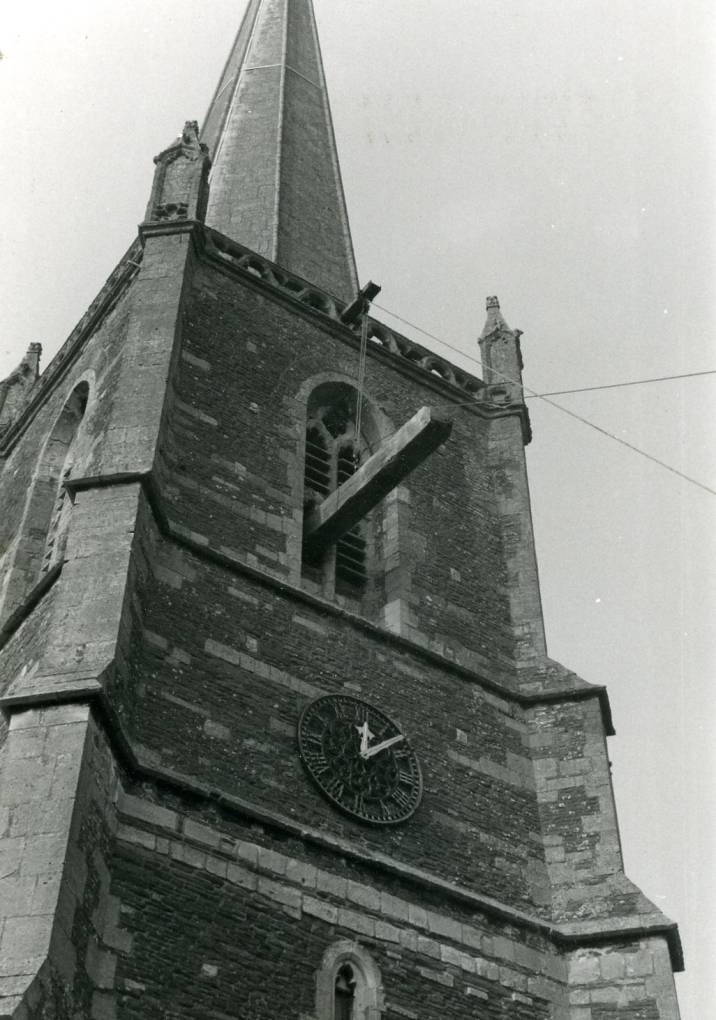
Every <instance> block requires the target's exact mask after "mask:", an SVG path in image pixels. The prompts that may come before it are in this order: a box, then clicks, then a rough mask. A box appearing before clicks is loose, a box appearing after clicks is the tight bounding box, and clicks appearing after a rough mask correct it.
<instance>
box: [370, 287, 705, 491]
mask: <svg viewBox="0 0 716 1020" xmlns="http://www.w3.org/2000/svg"><path fill="white" fill-rule="evenodd" d="M374 307H375V308H380V310H381V311H383V312H386V313H387V314H388V315H391V316H392V317H393V318H395V319H397V320H398V321H399V322H402V323H404V324H405V325H406V326H410V328H411V329H415V330H417V331H418V332H419V333H422V334H423V335H424V336H428V337H430V338H431V339H432V340H435V341H436V342H437V343H439V344H441V345H442V346H443V347H447V348H448V349H449V350H452V351H455V352H456V353H457V354H459V355H460V356H461V357H463V358H466V359H467V360H468V361H472V362H474V363H475V364H476V365H479V366H480V368H483V367H484V366H483V364H482V361H481V360H480V359H479V358H476V357H474V356H473V355H470V354H466V353H465V352H464V351H461V350H460V348H458V347H455V346H454V345H453V344H450V343H448V342H447V340H443V339H442V338H441V337H439V336H436V335H435V334H434V333H431V332H430V331H429V330H427V329H423V327H422V326H418V325H417V324H416V323H414V322H410V321H409V320H408V319H405V318H403V317H402V316H401V315H398V314H397V313H396V312H393V311H391V310H390V309H389V308H385V307H384V306H382V305H379V304H375V305H374ZM490 371H491V372H493V373H494V374H495V375H498V376H499V377H500V378H501V379H502V380H503V381H504V382H507V383H511V384H512V385H514V386H519V387H521V388H522V389H523V390H524V391H526V393H527V395H528V396H529V397H532V398H534V399H539V400H542V401H544V403H545V404H549V405H550V407H554V408H555V409H556V410H558V411H561V412H562V413H563V414H566V415H568V416H569V417H570V418H573V419H574V420H575V421H578V422H581V424H582V425H586V426H587V427H588V428H591V429H594V430H595V432H599V433H600V434H601V435H603V436H606V437H607V438H608V439H613V440H614V442H616V443H619V444H620V445H621V446H625V447H626V448H627V449H628V450H631V451H632V452H633V453H637V454H639V455H640V456H641V457H645V458H646V459H647V460H649V461H651V462H652V463H653V464H657V465H658V466H659V467H662V468H664V469H665V470H666V471H669V472H671V474H674V475H677V476H678V477H679V478H681V479H683V480H684V481H686V482H690V483H691V484H692V485H695V486H697V487H698V488H699V489H703V490H704V492H708V493H710V494H711V495H712V496H716V489H712V488H711V487H710V486H708V485H705V484H704V483H703V482H700V481H699V480H698V479H697V478H693V477H692V476H691V475H687V474H685V473H684V472H683V471H679V470H678V468H675V467H673V466H672V465H671V464H667V463H666V461H663V460H661V459H660V458H659V457H655V456H654V455H653V454H651V453H647V452H646V450H642V449H641V448H640V447H638V446H635V445H634V443H630V442H629V441H628V440H626V439H622V438H621V436H617V435H615V434H614V433H613V432H610V431H609V429H605V428H603V427H602V426H601V425H597V424H595V422H593V421H590V419H589V418H585V417H583V416H582V415H580V414H577V413H576V412H575V411H571V410H570V409H569V408H567V407H564V406H563V405H562V404H558V403H556V402H555V401H554V400H551V399H550V396H553V395H554V396H556V395H557V394H556V393H555V394H546V393H537V392H536V391H535V390H532V389H530V388H529V387H528V386H525V385H524V384H523V383H521V382H519V381H518V380H516V379H512V378H510V377H509V376H507V375H505V373H504V372H500V371H498V370H497V369H494V368H492V369H490ZM712 374H715V373H714V372H712V371H707V372H689V373H686V374H685V375H682V376H672V377H668V376H664V377H660V378H658V379H654V380H637V381H635V382H634V383H615V384H612V385H610V386H604V387H587V388H585V389H584V390H579V391H577V390H574V391H562V393H566V392H586V390H587V389H607V388H609V389H611V388H616V387H617V386H626V385H637V384H638V383H639V382H642V383H646V382H647V381H649V382H652V381H653V382H662V381H666V379H668V378H674V379H677V378H684V379H685V378H692V377H694V376H697V375H712ZM474 403H475V398H474V397H473V399H472V400H465V401H459V402H457V403H455V402H451V403H449V404H444V405H438V407H459V406H461V405H470V404H474ZM436 410H437V408H436Z"/></svg>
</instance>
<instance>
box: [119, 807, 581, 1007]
mask: <svg viewBox="0 0 716 1020" xmlns="http://www.w3.org/2000/svg"><path fill="white" fill-rule="evenodd" d="M117 807H118V813H119V817H120V822H119V826H118V829H117V838H118V839H119V840H120V841H121V842H124V843H127V844H131V845H134V846H136V847H141V848H142V849H144V850H148V851H151V852H153V853H157V854H162V855H167V856H169V857H170V858H171V859H172V860H174V861H177V862H181V863H183V864H186V865H188V866H189V867H191V868H198V869H202V870H204V871H206V872H208V873H209V874H210V875H213V876H216V877H217V878H220V879H223V880H225V881H227V882H228V883H230V884H231V885H234V886H238V887H240V888H243V889H247V890H250V891H252V892H258V893H259V894H260V895H262V896H265V897H267V898H268V899H269V900H271V901H272V902H273V903H275V904H277V905H278V907H279V908H280V909H281V910H282V911H283V912H284V913H286V914H288V915H289V916H290V917H293V918H296V919H299V918H301V916H302V915H304V914H305V915H307V916H309V917H316V918H319V919H321V920H323V921H325V922H327V923H329V924H331V925H335V926H336V927H337V928H340V929H342V930H345V931H348V932H350V933H352V934H353V935H356V936H359V937H360V936H367V937H369V938H371V939H372V938H375V939H377V940H379V941H382V942H385V943H392V944H395V945H399V946H402V947H404V948H405V949H407V950H410V951H411V952H415V953H418V954H420V955H423V956H425V957H428V958H429V959H430V961H434V962H433V963H432V964H431V969H430V970H429V971H428V972H426V974H425V975H424V976H429V977H430V979H432V980H436V979H437V977H436V975H437V974H439V975H440V980H441V982H442V983H444V984H447V985H450V986H452V985H453V983H454V980H455V979H454V975H453V972H452V971H451V970H449V969H445V970H442V971H440V970H438V971H437V972H436V970H435V969H434V968H435V967H436V966H438V964H444V965H445V967H446V968H457V969H458V970H460V971H461V972H463V974H464V975H477V976H478V977H480V978H484V979H486V980H488V981H495V982H499V983H500V985H501V987H503V988H509V989H511V990H512V991H513V993H514V995H513V998H515V999H520V996H522V998H521V1001H531V998H529V999H527V998H526V997H527V996H530V997H535V998H538V999H544V1000H547V1001H551V1002H557V1001H559V1000H560V999H561V998H562V995H563V987H562V986H563V982H564V980H565V978H566V967H565V963H564V961H563V960H562V959H560V958H559V957H555V956H554V955H553V954H547V953H542V952H539V951H536V950H533V949H530V948H529V947H527V946H525V945H524V944H523V943H521V942H516V941H512V940H510V939H508V938H504V937H501V936H487V935H484V934H483V933H481V932H480V931H479V930H478V929H477V928H475V927H472V926H470V925H466V924H461V923H460V922H458V921H455V920H453V919H452V918H450V917H448V916H445V915H443V914H439V913H437V912H435V911H432V910H426V909H424V908H423V907H421V906H419V905H418V904H416V903H414V902H410V901H407V900H405V899H402V898H400V897H397V896H392V895H390V894H388V893H385V892H381V891H379V890H376V889H375V888H373V887H371V886H368V885H365V884H362V883H359V882H354V881H351V880H350V879H345V878H342V877H340V876H337V875H335V874H333V873H331V872H328V871H325V870H322V869H320V868H317V867H315V866H313V865H311V864H308V863H306V862H305V861H301V860H296V859H295V858H292V857H290V856H288V855H285V854H281V853H277V852H276V851H274V850H270V849H267V848H265V847H262V846H260V845H258V844H255V843H251V842H247V841H243V840H239V839H235V838H230V837H227V836H226V835H224V834H222V833H221V832H219V831H217V830H215V829H212V828H210V827H208V826H206V825H202V824H200V823H197V822H196V821H194V820H192V819H190V818H186V817H183V816H181V815H180V814H179V813H177V812H174V811H171V810H169V809H167V808H165V807H161V806H159V805H155V804H152V803H150V802H148V801H145V800H143V799H141V798H137V797H133V796H131V795H128V794H125V793H123V792H122V793H121V794H120V795H119V800H118V804H117ZM506 961H507V962H506ZM510 964H512V965H510ZM519 968H524V970H520V969H519ZM528 972H529V973H528ZM532 975H537V976H532ZM468 994H469V993H468Z"/></svg>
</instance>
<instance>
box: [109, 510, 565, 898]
mask: <svg viewBox="0 0 716 1020" xmlns="http://www.w3.org/2000/svg"><path fill="white" fill-rule="evenodd" d="M137 535H138V538H137V542H136V544H135V552H134V563H135V567H134V569H135V571H136V577H137V584H138V589H137V591H136V594H135V597H134V598H133V600H132V607H133V608H132V612H133V614H134V618H133V624H132V633H133V639H132V642H133V643H132V650H131V652H130V653H129V657H128V662H127V664H126V667H125V668H124V669H123V672H122V679H121V683H120V684H118V685H117V686H116V689H115V688H112V694H111V696H112V699H113V701H114V702H115V710H116V711H117V712H118V713H119V714H120V715H121V717H122V718H123V719H124V720H125V721H126V725H127V727H128V732H129V734H130V735H131V739H132V742H133V743H134V744H135V746H136V747H137V749H138V751H139V753H141V755H143V756H144V760H145V761H147V762H150V763H153V764H154V765H160V764H161V766H162V767H164V768H168V769H170V770H171V771H172V772H173V773H179V774H183V775H186V776H189V777H193V778H194V779H196V780H198V781H201V782H202V783H205V784H208V785H210V786H211V787H213V788H218V789H222V790H224V791H226V792H228V793H232V794H235V795H237V796H240V797H242V798H244V799H246V800H248V801H250V802H254V803H257V804H260V805H261V806H262V807H263V808H268V809H270V810H273V811H275V812H278V813H279V814H282V815H287V816H289V817H292V818H294V819H295V820H299V821H301V822H304V823H306V824H310V825H314V826H318V827H321V828H324V827H325V828H330V829H332V830H333V831H334V832H337V833H341V834H343V835H345V836H346V837H347V838H350V839H354V840H356V841H358V842H359V843H360V844H361V845H364V846H372V847H375V848H376V849H378V850H380V851H382V852H385V853H394V854H395V855H396V857H397V858H398V859H400V860H404V861H407V862H409V863H412V864H414V865H415V866H418V867H422V868H426V869H429V870H432V871H434V872H435V873H436V874H438V875H440V876H442V877H444V878H446V879H449V880H450V881H455V882H458V883H462V884H465V885H468V886H470V887H471V888H474V889H477V890H479V891H481V892H483V893H484V894H486V895H488V896H491V897H493V898H496V899H502V900H504V901H505V902H506V903H511V904H513V905H515V906H521V907H526V908H529V909H532V908H536V909H543V908H545V909H546V907H547V904H548V902H549V892H548V890H547V889H546V887H545V880H546V871H545V866H544V858H543V850H542V845H541V837H540V834H539V815H538V812H537V803H536V799H535V792H534V781H533V776H532V767H531V764H530V762H529V757H528V749H527V744H526V740H527V733H526V730H525V726H524V722H523V719H522V714H521V710H520V709H519V707H517V706H515V705H514V704H511V703H510V702H508V701H505V700H503V699H501V698H498V697H495V696H494V695H493V694H490V693H489V692H487V691H485V690H483V689H481V688H480V687H479V686H478V685H476V684H473V683H470V682H469V681H468V680H466V679H464V678H462V677H459V676H456V675H452V674H450V673H448V672H446V671H445V670H443V669H441V668H439V666H437V665H436V664H434V663H432V662H430V661H428V660H426V659H425V657H423V656H421V655H420V654H419V651H418V654H414V653H411V652H410V651H409V650H408V649H407V648H406V649H405V650H403V651H400V650H399V649H397V648H396V647H395V645H394V643H393V642H391V641H387V642H386V641H385V640H381V638H380V635H379V634H378V633H371V632H366V630H365V629H364V628H363V629H361V627H360V626H359V625H357V624H356V623H355V622H352V621H351V620H350V618H346V617H345V616H341V615H340V614H333V615H332V614H330V613H327V612H325V610H324V609H323V608H322V607H321V605H319V604H311V603H310V602H306V603H305V604H301V603H300V602H297V601H296V600H295V598H294V597H292V596H291V595H290V594H286V595H283V594H281V593H280V591H278V590H275V589H272V588H271V587H267V586H265V585H263V584H260V583H257V582H255V581H252V580H251V579H250V578H249V577H248V576H245V575H242V574H239V573H236V572H234V571H231V570H230V569H226V567H222V566H221V565H219V564H214V563H212V562H210V561H207V560H206V559H204V558H202V557H199V556H195V555H192V554H191V553H190V552H189V551H187V550H183V549H182V548H181V547H180V546H178V545H177V544H175V543H173V542H168V541H166V540H164V539H162V538H161V537H160V536H159V534H158V532H157V530H156V527H155V525H154V524H153V522H152V520H151V516H150V515H149V514H147V513H144V514H143V515H142V517H141V524H140V528H139V531H138V533H137ZM335 691H344V692H346V693H349V694H354V695H356V696H359V697H364V698H366V700H368V701H371V702H373V703H375V704H377V705H379V706H380V707H381V708H383V709H384V710H385V711H386V712H387V713H388V714H389V715H391V716H392V717H393V718H395V719H396V720H397V721H399V723H400V724H401V726H402V727H404V729H405V732H406V733H407V734H408V735H409V737H410V739H411V741H412V742H413V744H414V746H415V748H416V750H417V752H418V754H419V755H420V758H421V761H422V762H423V769H424V785H425V793H424V802H423V805H422V806H421V808H420V809H419V811H418V812H417V814H416V815H415V816H414V818H413V819H412V820H411V821H410V823H409V824H408V825H407V826H401V827H398V828H387V829H386V830H383V831H380V832H378V831H376V830H374V829H366V827H365V826H360V825H359V824H357V823H354V822H352V821H350V820H349V819H347V818H344V817H343V816H341V815H338V814H337V813H336V812H335V811H334V810H333V809H332V808H330V807H329V806H328V805H327V804H326V802H325V801H324V800H323V798H322V797H320V795H319V794H318V793H317V791H315V790H314V788H313V786H312V785H311V784H310V782H309V781H308V779H307V777H306V776H305V774H304V772H303V770H302V768H301V765H300V763H299V760H298V756H297V752H296V736H295V734H296V723H297V720H298V716H299V714H300V711H301V709H302V708H303V706H304V705H305V704H306V703H307V702H308V701H309V700H310V699H311V698H313V697H316V696H318V695H320V694H322V693H329V692H335ZM173 734H182V739H180V740H177V739H172V738H171V736H172V735H173Z"/></svg>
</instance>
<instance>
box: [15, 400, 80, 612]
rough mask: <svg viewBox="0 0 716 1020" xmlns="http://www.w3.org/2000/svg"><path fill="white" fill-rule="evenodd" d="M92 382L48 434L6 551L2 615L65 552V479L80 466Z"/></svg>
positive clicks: (67, 507) (67, 504) (67, 518)
mask: <svg viewBox="0 0 716 1020" xmlns="http://www.w3.org/2000/svg"><path fill="white" fill-rule="evenodd" d="M89 395H90V388H89V384H88V383H87V382H84V381H83V382H80V383H78V385H77V386H75V388H74V390H73V391H72V393H71V394H70V396H69V398H68V399H67V401H66V403H65V405H64V407H63V408H62V411H61V412H60V414H59V416H58V418H57V420H56V421H55V424H54V426H53V428H52V431H51V432H50V434H49V436H48V437H47V441H46V442H45V445H44V446H43V448H42V452H41V453H40V456H39V458H38V461H37V465H36V468H35V471H34V475H33V479H32V483H31V485H30V488H29V490H28V493H27V499H26V502H25V506H24V509H23V515H22V520H21V521H20V524H19V527H18V529H17V532H16V536H15V541H14V544H13V545H12V546H11V547H10V549H9V550H8V554H7V562H8V563H9V566H8V568H7V570H6V571H5V576H4V579H3V585H2V589H0V618H2V619H6V618H7V617H8V616H9V615H10V614H11V613H12V612H13V611H14V610H15V609H17V607H18V606H19V605H21V604H22V601H23V599H24V598H25V597H26V596H27V595H28V593H29V592H30V591H31V590H32V588H33V587H34V586H35V585H36V584H37V583H38V581H40V580H41V579H42V578H43V577H44V576H45V575H46V574H47V573H49V571H50V570H51V569H52V568H53V567H54V566H55V565H56V564H58V563H61V562H62V560H63V559H64V556H65V549H66V545H67V535H68V531H69V525H70V517H71V512H72V500H71V498H70V496H69V493H68V492H67V489H66V487H65V486H66V482H67V480H68V478H70V477H71V476H72V475H73V474H75V475H76V474H77V471H78V470H81V463H80V462H81V461H82V459H83V451H84V447H83V435H84V433H83V430H82V428H81V426H82V422H83V419H84V417H85V412H86V410H87V403H88V400H89Z"/></svg>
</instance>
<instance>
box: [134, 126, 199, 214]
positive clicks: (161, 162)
mask: <svg viewBox="0 0 716 1020" xmlns="http://www.w3.org/2000/svg"><path fill="white" fill-rule="evenodd" d="M154 162H155V164H156V167H157V169H156V170H155V171H154V183H153V186H152V195H151V198H150V200H149V206H148V207H147V215H146V222H147V223H166V222H167V221H171V220H194V219H196V220H203V219H204V214H205V212H206V204H207V200H208V175H209V167H210V165H211V162H210V160H209V150H208V148H207V146H206V145H204V143H203V142H201V141H199V125H198V124H197V122H196V121H195V120H187V121H186V122H185V123H184V128H183V130H182V133H181V134H180V135H178V136H177V138H176V140H175V141H174V142H173V143H172V144H171V145H170V146H169V147H168V148H166V149H164V150H163V151H162V152H160V153H159V155H158V156H155V157H154Z"/></svg>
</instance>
